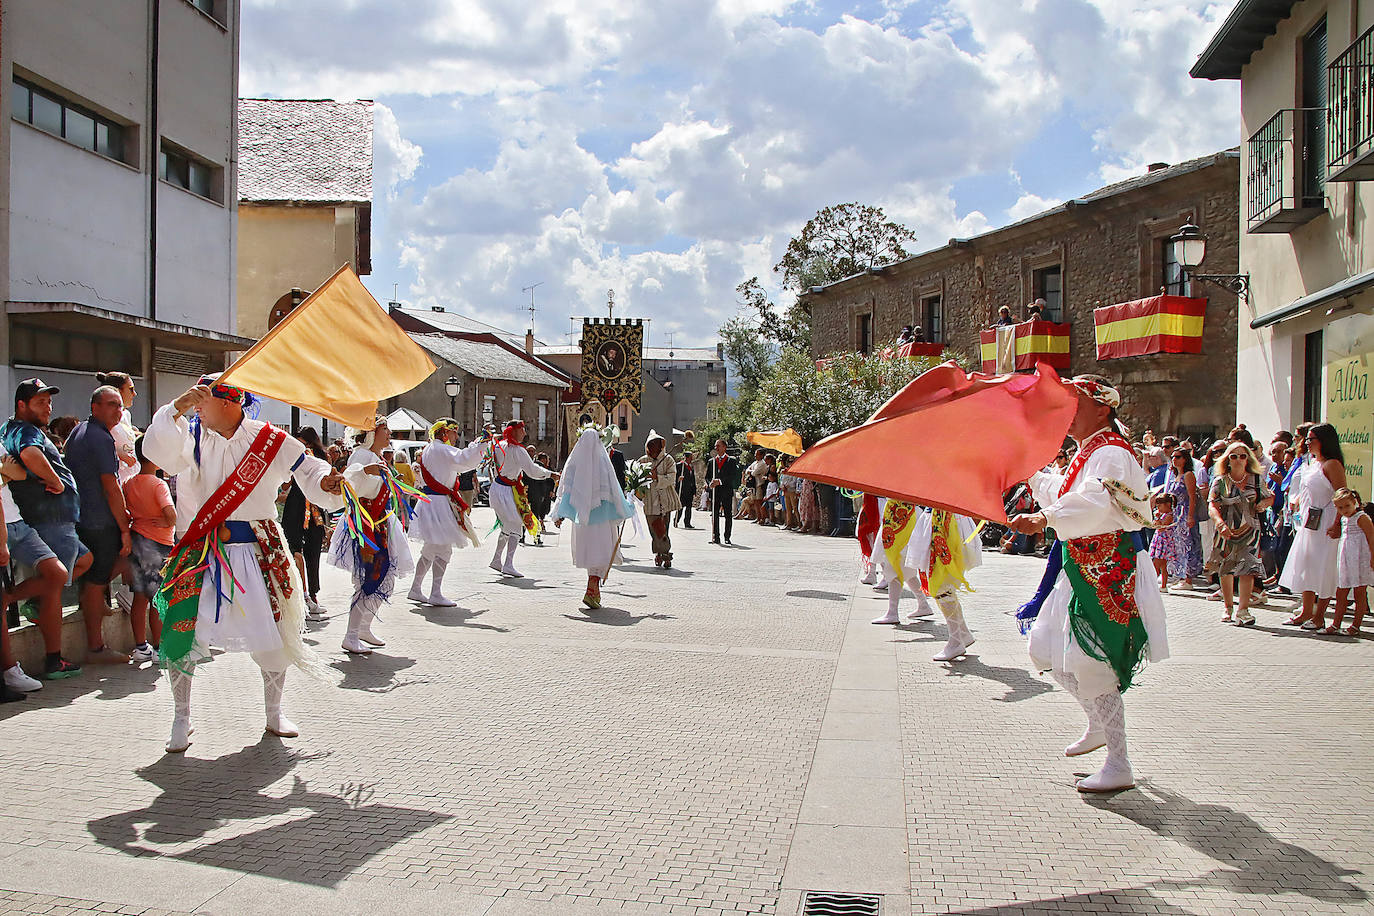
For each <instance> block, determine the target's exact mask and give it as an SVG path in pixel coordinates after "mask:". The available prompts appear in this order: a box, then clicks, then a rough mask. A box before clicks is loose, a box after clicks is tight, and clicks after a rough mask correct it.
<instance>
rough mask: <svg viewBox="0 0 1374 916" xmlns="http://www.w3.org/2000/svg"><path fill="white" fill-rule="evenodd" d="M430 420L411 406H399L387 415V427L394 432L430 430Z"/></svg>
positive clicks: (425, 431)
mask: <svg viewBox="0 0 1374 916" xmlns="http://www.w3.org/2000/svg"><path fill="white" fill-rule="evenodd" d="M430 426H431V424H430V422H429V421H428V420H426V419H425V418H424V417H422V416H420V415H419V414H418V413H416V412H415V411H413V410H411V409H410V408H409V407H398V408H397V409H395V410H393V411H392V412H391V413H389V414H387V416H386V428H387V429H389V430H391V431H392V432H393V433H417V432H424V433H428V432H429V427H430Z"/></svg>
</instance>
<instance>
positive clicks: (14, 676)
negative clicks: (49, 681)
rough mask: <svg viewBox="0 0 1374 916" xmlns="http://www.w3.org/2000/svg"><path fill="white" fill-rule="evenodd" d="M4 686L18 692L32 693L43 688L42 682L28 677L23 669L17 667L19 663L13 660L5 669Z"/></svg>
mask: <svg viewBox="0 0 1374 916" xmlns="http://www.w3.org/2000/svg"><path fill="white" fill-rule="evenodd" d="M5 686H6V687H8V688H9V689H10V690H17V691H19V692H20V693H33V692H34V691H35V690H41V689H42V688H43V682H42V681H40V680H38V679H37V678H32V677H29V676H28V675H27V674H25V673H24V669H23V668H21V667H19V663H18V662H15V663H14V664H13V665H11V666H10V667H9V668H6V669H5Z"/></svg>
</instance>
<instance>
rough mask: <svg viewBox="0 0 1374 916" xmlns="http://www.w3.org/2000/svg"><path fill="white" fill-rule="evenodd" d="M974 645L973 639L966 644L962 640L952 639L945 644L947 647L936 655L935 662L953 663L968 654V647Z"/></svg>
mask: <svg viewBox="0 0 1374 916" xmlns="http://www.w3.org/2000/svg"><path fill="white" fill-rule="evenodd" d="M973 643H974V641H973V640H972V639H970V640H969V641H968V642H964V641H963V640H961V639H955V638H951V639H950V641H949V642H947V643H945V647H944V648H943V649H941V650H940V651H939V652H937V653H936V654H935V656H934V660H935V661H937V662H952V661H954V660H955V659H956V658H959V657H960V656H962V655H963V654H964V653H966V652H967V651H968V647H969V646H971V645H973Z"/></svg>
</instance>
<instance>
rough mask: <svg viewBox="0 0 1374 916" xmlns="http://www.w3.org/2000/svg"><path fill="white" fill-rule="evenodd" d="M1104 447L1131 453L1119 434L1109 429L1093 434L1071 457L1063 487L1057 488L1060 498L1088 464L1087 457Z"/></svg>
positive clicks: (1127, 444) (1129, 447)
mask: <svg viewBox="0 0 1374 916" xmlns="http://www.w3.org/2000/svg"><path fill="white" fill-rule="evenodd" d="M1104 445H1119V446H1121V447H1122V448H1124V449H1125V450H1126V451H1128V452H1130V451H1131V443H1129V442H1127V441H1126V440H1125V439H1124V438H1122V437H1121V435H1120V434H1119V433H1116V432H1113V431H1112V430H1110V429H1103V430H1099V431H1097V432H1095V433H1093V434H1092V435H1091V436H1089V437H1088V441H1087V442H1084V443H1083V444H1082V445H1080V446H1079V447H1078V454H1077V455H1074V456H1073V461H1072V462H1070V464H1069V472H1068V474H1066V475H1065V476H1064V485H1063V486H1062V487H1060V488H1059V495H1060V496H1063V495H1064V494H1065V493H1067V492H1069V488H1070V487H1072V486H1073V483H1074V481H1075V480H1077V479H1078V475H1079V473H1081V472H1082V470H1083V466H1084V465H1086V464H1087V463H1088V456H1090V455H1091V454H1092V453H1093V452H1095V451H1097V450H1098V449H1100V448H1101V447H1102V446H1104ZM1131 454H1132V455H1134V454H1135V453H1134V452H1131Z"/></svg>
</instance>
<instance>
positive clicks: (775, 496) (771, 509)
mask: <svg viewBox="0 0 1374 916" xmlns="http://www.w3.org/2000/svg"><path fill="white" fill-rule="evenodd" d="M781 495H782V491H781V490H780V489H779V487H778V475H777V472H776V471H774V472H771V473H769V475H768V486H767V488H766V489H765V490H764V491H763V523H764V524H765V525H771V524H773V523H774V522H775V521H776V520H777V517H778V510H779V508H780V506H779V505H778V502H779V500H780V499H781Z"/></svg>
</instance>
